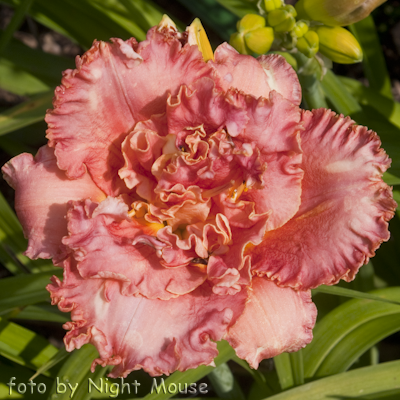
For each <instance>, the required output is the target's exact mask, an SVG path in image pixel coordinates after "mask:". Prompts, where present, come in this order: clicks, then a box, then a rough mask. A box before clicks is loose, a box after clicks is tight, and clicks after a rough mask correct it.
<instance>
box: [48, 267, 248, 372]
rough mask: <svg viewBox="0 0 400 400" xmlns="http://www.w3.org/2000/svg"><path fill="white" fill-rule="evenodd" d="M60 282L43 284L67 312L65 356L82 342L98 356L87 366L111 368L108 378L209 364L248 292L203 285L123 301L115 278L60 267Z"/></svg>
mask: <svg viewBox="0 0 400 400" xmlns="http://www.w3.org/2000/svg"><path fill="white" fill-rule="evenodd" d="M64 268H65V274H64V282H60V281H59V280H58V279H57V278H56V277H54V278H53V284H51V285H48V287H47V288H48V290H49V291H50V293H51V297H52V302H53V304H56V303H58V306H59V308H60V310H62V311H71V318H72V322H68V323H67V324H65V325H64V327H65V328H66V329H68V330H69V332H68V333H67V335H66V337H65V339H64V341H65V344H66V348H67V350H68V351H72V350H73V349H74V348H79V347H80V346H82V345H83V344H85V343H89V342H90V343H92V344H94V345H95V346H96V347H97V349H98V351H99V354H100V358H99V359H96V360H95V361H94V362H93V364H92V370H94V368H95V366H96V365H97V364H100V365H102V366H105V365H107V364H108V365H116V367H115V368H114V369H113V370H112V372H111V374H110V376H111V377H118V376H123V377H126V376H127V375H128V374H129V373H130V372H131V371H134V370H137V369H140V368H143V369H144V370H145V371H146V372H148V373H149V374H150V375H152V376H158V375H162V374H166V375H169V374H170V373H172V372H174V371H175V370H179V371H185V370H187V369H189V368H196V367H197V366H199V365H213V359H214V357H215V356H216V355H217V354H218V352H217V349H216V347H217V346H216V343H214V342H215V341H218V340H221V338H222V337H223V336H224V335H225V333H226V332H227V329H228V328H229V327H230V326H232V325H233V324H234V323H235V322H236V320H237V319H238V317H239V316H240V315H241V314H242V312H243V309H244V305H245V302H246V298H247V292H246V291H242V292H240V293H237V294H235V295H234V296H218V295H214V294H213V293H212V291H211V288H210V286H209V285H208V284H204V285H202V286H201V287H199V288H198V289H196V290H195V291H194V292H193V293H191V294H186V295H184V296H180V297H179V298H177V299H171V300H169V301H162V300H157V299H155V300H150V299H147V298H144V297H141V296H136V297H135V296H133V297H131V296H123V295H122V294H121V291H120V285H119V283H118V281H116V280H114V279H112V278H111V279H83V278H82V277H81V276H80V275H79V273H78V272H77V270H76V268H75V266H74V264H73V262H72V263H71V262H65V264H64Z"/></svg>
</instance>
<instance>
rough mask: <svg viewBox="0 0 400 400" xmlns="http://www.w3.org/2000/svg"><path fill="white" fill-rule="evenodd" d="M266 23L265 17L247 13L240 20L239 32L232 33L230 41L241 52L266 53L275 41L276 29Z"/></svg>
mask: <svg viewBox="0 0 400 400" xmlns="http://www.w3.org/2000/svg"><path fill="white" fill-rule="evenodd" d="M265 23H266V22H265V19H264V18H263V17H261V16H259V15H256V14H247V15H246V16H245V17H243V18H242V19H241V20H240V21H239V22H238V24H237V29H238V31H239V32H237V33H234V34H233V35H231V38H230V40H229V43H230V44H231V46H233V47H234V48H235V49H236V50H237V51H238V52H239V53H241V54H249V53H252V52H254V53H258V54H263V53H266V52H267V51H268V50H269V49H270V48H271V45H272V42H273V41H274V31H273V29H272V28H271V27H266V26H265Z"/></svg>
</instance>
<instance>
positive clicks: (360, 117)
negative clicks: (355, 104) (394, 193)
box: [351, 105, 400, 177]
mask: <svg viewBox="0 0 400 400" xmlns="http://www.w3.org/2000/svg"><path fill="white" fill-rule="evenodd" d="M351 117H352V118H353V119H354V120H355V121H356V122H357V123H358V124H360V125H365V126H368V128H369V129H372V130H374V131H375V132H376V133H377V134H378V135H379V137H380V139H381V141H382V147H383V148H384V149H385V151H386V152H387V153H388V155H389V157H390V158H391V159H392V165H391V167H390V169H389V172H390V173H391V174H392V175H395V176H397V177H400V142H399V138H400V129H399V128H398V127H397V126H395V125H393V124H392V123H391V122H390V121H388V120H387V119H386V118H385V117H383V116H382V114H381V113H379V112H378V111H376V109H375V108H373V107H371V106H369V105H363V106H362V111H360V112H357V113H354V114H352V116H351Z"/></svg>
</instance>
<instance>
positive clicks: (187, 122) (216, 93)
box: [167, 78, 247, 147]
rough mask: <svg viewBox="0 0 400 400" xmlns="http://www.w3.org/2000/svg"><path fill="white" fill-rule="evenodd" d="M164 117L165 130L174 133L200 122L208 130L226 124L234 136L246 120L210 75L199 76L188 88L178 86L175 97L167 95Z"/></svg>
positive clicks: (211, 130)
mask: <svg viewBox="0 0 400 400" xmlns="http://www.w3.org/2000/svg"><path fill="white" fill-rule="evenodd" d="M167 119H168V128H169V132H170V133H175V134H178V133H179V132H180V131H182V130H183V129H184V128H187V127H197V126H201V125H203V126H204V128H205V130H206V131H207V132H208V133H214V132H215V131H217V130H219V129H220V128H222V127H224V126H226V127H227V130H228V133H229V134H230V135H231V136H237V135H238V134H239V133H240V132H242V131H243V129H244V127H245V125H246V123H247V118H246V112H245V110H242V109H240V108H237V107H235V106H234V105H233V104H231V103H229V102H227V101H226V100H225V96H224V93H223V92H222V91H221V90H220V89H218V88H216V87H215V82H214V81H213V80H212V79H210V78H202V79H199V80H198V81H196V82H194V83H192V84H191V85H190V89H189V88H187V87H185V86H182V88H181V90H180V92H179V94H178V96H177V97H176V98H169V99H168V106H167ZM178 147H179V144H178Z"/></svg>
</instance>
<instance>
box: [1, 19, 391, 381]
mask: <svg viewBox="0 0 400 400" xmlns="http://www.w3.org/2000/svg"><path fill="white" fill-rule="evenodd" d="M189 42H190V40H189ZM300 97H301V90H300V86H299V82H298V79H297V76H296V74H295V72H294V71H293V70H292V69H291V67H290V66H289V65H288V64H287V63H286V61H285V60H284V59H283V58H282V57H280V56H278V55H271V56H262V57H260V58H259V59H257V60H256V59H254V58H252V57H249V56H244V55H239V54H238V53H237V52H236V51H235V50H233V49H232V48H231V47H230V46H229V45H227V44H223V45H221V46H219V47H218V48H217V50H216V51H215V58H214V60H213V61H209V62H205V61H204V59H203V57H202V54H201V53H200V51H199V50H198V48H197V46H196V45H190V44H189V43H188V35H187V34H186V33H184V34H180V33H178V32H177V31H176V29H175V27H174V26H172V25H171V24H170V23H169V22H168V21H166V20H163V21H162V22H161V23H160V25H159V26H158V27H154V28H152V29H151V30H150V31H149V32H148V35H147V40H145V41H144V42H142V43H139V44H138V43H137V42H136V40H135V39H130V40H127V41H122V40H120V39H113V40H112V43H104V42H97V41H96V42H94V44H93V47H92V48H91V49H90V50H89V51H88V52H87V53H86V54H85V55H84V56H83V57H82V58H80V57H78V58H77V69H76V70H73V71H72V70H68V71H65V73H64V77H63V80H62V85H61V86H59V87H58V88H57V89H56V94H55V98H54V109H53V110H50V111H48V113H47V116H46V121H47V123H48V126H49V129H48V131H47V135H48V139H49V143H48V145H47V146H44V147H42V148H41V149H40V150H39V153H38V154H37V156H36V157H35V158H33V157H32V156H30V155H28V154H22V155H20V156H18V157H16V158H14V159H12V160H11V161H10V162H9V163H7V164H6V165H5V166H4V167H3V172H4V175H5V178H6V179H7V181H8V182H9V183H10V185H12V186H13V187H14V188H15V190H16V209H17V213H18V215H19V218H20V220H21V222H22V224H23V227H24V232H25V234H26V236H27V237H28V239H29V247H28V250H27V252H26V254H27V255H28V256H29V257H31V258H38V257H42V258H52V259H53V261H54V263H55V264H57V265H59V266H62V267H63V268H64V280H63V281H62V282H61V281H60V280H58V279H57V278H53V283H52V284H51V285H49V286H48V290H49V291H50V293H51V297H52V301H53V303H54V304H58V306H59V308H60V310H62V311H71V315H72V322H68V323H67V324H65V328H66V329H68V330H69V332H68V333H67V335H66V337H65V344H66V347H67V349H68V350H69V351H71V350H72V349H74V348H79V347H80V346H82V345H83V344H85V343H89V342H90V343H92V344H94V345H95V346H96V347H97V349H98V351H99V354H100V358H99V359H96V360H95V361H94V362H93V368H94V367H95V366H96V364H101V365H103V366H104V365H106V364H111V365H115V368H114V369H113V371H112V373H111V376H113V377H116V376H126V375H127V374H128V373H129V372H130V371H133V370H137V369H140V368H143V369H144V370H146V371H148V372H149V373H150V374H152V375H160V374H169V373H171V372H173V371H175V370H180V371H183V370H186V369H187V368H194V367H196V366H198V365H201V364H205V365H210V364H212V363H213V359H214V357H215V356H216V354H217V350H216V344H215V342H216V341H218V340H221V339H222V338H225V339H227V340H228V341H229V343H230V344H231V345H232V346H233V347H234V348H235V349H236V352H237V354H238V356H239V357H241V358H243V359H246V360H247V361H248V362H249V363H250V365H251V366H252V367H254V368H256V367H257V366H258V363H259V362H260V360H262V359H263V358H267V357H272V356H275V355H277V354H280V353H282V352H284V351H296V350H298V349H300V348H301V347H304V346H305V345H306V344H307V343H309V342H310V341H311V338H312V328H313V326H314V323H315V318H316V308H315V306H314V304H313V303H312V302H311V297H310V289H311V288H315V287H317V286H318V285H321V284H334V283H336V282H338V281H339V280H340V279H345V280H346V281H349V280H351V279H353V278H354V276H355V274H356V273H357V270H358V269H359V267H360V266H361V265H363V264H365V263H366V262H367V261H368V258H369V257H371V256H373V255H374V251H375V249H376V248H377V247H378V246H379V245H380V243H381V242H382V241H383V240H387V239H388V237H389V233H388V230H387V225H388V224H387V221H388V220H389V219H390V218H391V217H392V216H393V211H394V208H395V205H396V204H395V203H394V201H393V199H392V194H391V190H390V188H389V187H388V186H387V185H386V184H385V183H384V182H383V181H382V179H381V176H382V173H383V172H384V171H385V170H386V169H387V168H388V166H389V163H390V160H389V159H388V157H387V156H386V154H385V152H384V151H383V150H382V149H380V141H379V138H378V137H377V135H376V134H375V133H374V132H372V131H368V130H367V128H364V127H361V126H357V125H354V122H353V121H351V120H350V119H349V118H344V117H343V116H338V115H335V113H333V112H331V111H329V110H325V109H320V110H314V111H312V112H310V111H303V110H301V109H299V107H298V106H299V104H300Z"/></svg>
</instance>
